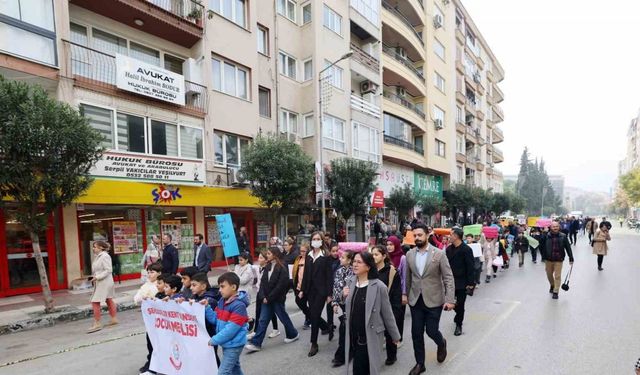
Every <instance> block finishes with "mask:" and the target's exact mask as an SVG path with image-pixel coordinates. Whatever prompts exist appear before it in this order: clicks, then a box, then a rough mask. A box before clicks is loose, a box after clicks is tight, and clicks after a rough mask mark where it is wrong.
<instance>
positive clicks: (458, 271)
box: [447, 228, 476, 336]
mask: <svg viewBox="0 0 640 375" xmlns="http://www.w3.org/2000/svg"><path fill="white" fill-rule="evenodd" d="M462 238H463V231H462V229H460V228H454V229H453V230H452V231H451V240H452V244H451V245H449V247H448V248H447V258H448V259H449V265H450V266H451V271H452V272H453V278H454V280H455V287H456V307H455V309H454V310H455V312H456V317H455V318H454V319H453V321H454V322H455V323H456V330H455V332H454V333H453V334H454V335H455V336H460V335H462V321H463V320H464V303H465V301H466V300H467V292H469V293H470V294H471V295H472V294H473V289H474V288H475V285H476V283H475V277H474V272H475V270H474V264H473V250H471V248H470V247H469V246H467V245H466V244H465V243H464V242H462Z"/></svg>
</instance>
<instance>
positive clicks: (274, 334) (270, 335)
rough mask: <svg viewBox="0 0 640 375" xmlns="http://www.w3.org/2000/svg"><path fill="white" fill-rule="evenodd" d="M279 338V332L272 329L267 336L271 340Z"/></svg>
mask: <svg viewBox="0 0 640 375" xmlns="http://www.w3.org/2000/svg"><path fill="white" fill-rule="evenodd" d="M278 336H280V331H278V330H277V329H274V330H273V331H271V333H270V334H269V338H270V339H273V338H276V337H278Z"/></svg>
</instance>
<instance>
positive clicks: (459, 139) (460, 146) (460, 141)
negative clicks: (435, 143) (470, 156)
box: [456, 134, 465, 154]
mask: <svg viewBox="0 0 640 375" xmlns="http://www.w3.org/2000/svg"><path fill="white" fill-rule="evenodd" d="M456 152H457V153H459V154H464V152H465V147H464V136H463V135H460V134H458V135H456Z"/></svg>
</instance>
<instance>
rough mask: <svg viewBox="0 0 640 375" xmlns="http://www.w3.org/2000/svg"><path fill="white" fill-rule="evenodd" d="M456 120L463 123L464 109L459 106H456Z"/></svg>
mask: <svg viewBox="0 0 640 375" xmlns="http://www.w3.org/2000/svg"><path fill="white" fill-rule="evenodd" d="M456 122H457V123H458V124H464V123H465V121H464V110H463V109H462V107H460V106H456Z"/></svg>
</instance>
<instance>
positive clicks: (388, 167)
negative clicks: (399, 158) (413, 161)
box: [376, 162, 413, 196]
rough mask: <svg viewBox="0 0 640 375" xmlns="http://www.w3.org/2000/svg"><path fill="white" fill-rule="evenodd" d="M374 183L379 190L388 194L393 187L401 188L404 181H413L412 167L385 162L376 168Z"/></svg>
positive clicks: (410, 182)
mask: <svg viewBox="0 0 640 375" xmlns="http://www.w3.org/2000/svg"><path fill="white" fill-rule="evenodd" d="M376 183H377V184H378V187H379V188H380V190H382V191H384V192H385V194H386V196H389V194H390V193H391V191H392V190H393V188H401V187H403V186H404V185H405V184H406V183H409V184H412V183H413V169H411V168H407V167H403V166H401V165H397V164H391V163H386V162H385V163H383V164H382V165H381V166H380V169H379V170H378V179H377V181H376Z"/></svg>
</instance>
